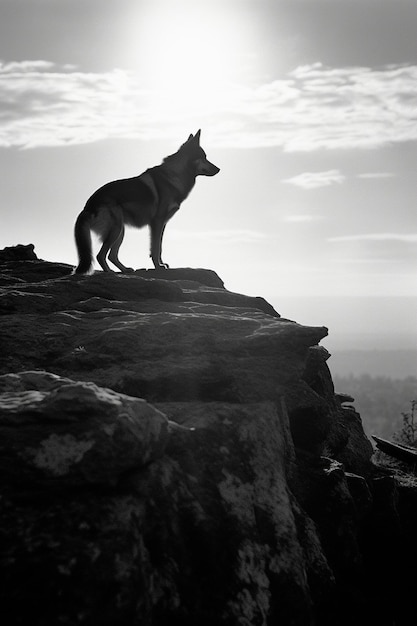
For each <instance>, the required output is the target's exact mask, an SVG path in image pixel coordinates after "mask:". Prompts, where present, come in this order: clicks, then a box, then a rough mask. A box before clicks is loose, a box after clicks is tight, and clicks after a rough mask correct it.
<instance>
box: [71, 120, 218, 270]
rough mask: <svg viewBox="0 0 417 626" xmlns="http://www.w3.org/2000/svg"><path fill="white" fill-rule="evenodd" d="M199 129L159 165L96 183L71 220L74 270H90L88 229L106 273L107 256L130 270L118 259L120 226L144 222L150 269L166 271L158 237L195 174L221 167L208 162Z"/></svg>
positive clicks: (137, 225) (210, 172)
mask: <svg viewBox="0 0 417 626" xmlns="http://www.w3.org/2000/svg"><path fill="white" fill-rule="evenodd" d="M200 134H201V130H199V131H198V132H197V133H196V134H195V135H192V134H191V135H190V136H189V137H188V139H187V141H186V142H185V143H184V144H182V146H180V148H179V149H178V150H177V152H175V153H174V154H171V155H170V156H168V157H166V158H165V159H164V160H163V162H162V163H161V165H157V166H156V167H151V168H150V169H148V170H146V171H145V172H143V174H140V175H139V176H134V177H133V178H124V179H121V180H114V181H112V182H110V183H107V184H106V185H104V186H103V187H100V188H99V189H97V191H95V192H94V193H93V195H92V196H91V197H90V198H89V199H88V200H87V203H86V205H85V207H84V209H83V210H82V211H81V213H80V214H79V216H78V217H77V220H76V222H75V229H74V235H75V243H76V246H77V251H78V266H77V267H76V268H75V270H74V273H75V274H90V273H91V272H92V268H93V256H92V244H91V231H93V232H95V233H96V234H97V235H98V236H99V238H100V239H101V241H102V246H101V249H100V251H99V253H98V255H97V257H96V258H97V261H98V263H99V264H100V266H101V267H102V269H103V270H104V271H105V272H112V271H113V270H112V269H111V268H110V267H109V265H108V263H107V260H106V259H107V258H108V260H109V261H111V263H113V265H115V266H116V267H117V268H118V269H119V270H120V271H121V272H123V273H127V272H133V271H134V270H133V269H132V268H130V267H125V266H124V265H123V263H121V262H120V261H119V257H118V253H119V248H120V246H121V244H122V241H123V237H124V233H125V226H134V227H135V228H142V227H143V226H147V225H148V226H149V228H150V235H151V246H150V248H151V250H150V257H151V259H152V262H153V264H154V266H155V269H160V268H161V269H168V268H169V266H168V265H167V264H166V263H163V262H162V259H161V248H162V237H163V234H164V230H165V226H166V225H167V222H168V221H169V220H170V219H171V218H172V217H173V216H174V215H175V213H176V212H177V211H178V209H179V208H180V206H181V203H182V202H183V201H184V200H185V199H186V198H187V196H188V194H189V193H190V191H191V189H192V188H193V187H194V185H195V181H196V177H197V176H215V174H218V172H219V171H220V169H219V168H218V167H217V166H216V165H213V163H210V161H208V160H207V157H206V153H205V152H204V150H203V148H202V147H201V146H200Z"/></svg>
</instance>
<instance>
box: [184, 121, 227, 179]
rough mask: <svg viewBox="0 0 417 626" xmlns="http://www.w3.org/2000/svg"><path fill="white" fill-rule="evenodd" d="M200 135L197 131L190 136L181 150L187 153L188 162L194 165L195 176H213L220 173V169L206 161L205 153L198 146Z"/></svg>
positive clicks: (199, 131)
mask: <svg viewBox="0 0 417 626" xmlns="http://www.w3.org/2000/svg"><path fill="white" fill-rule="evenodd" d="M200 135H201V130H198V131H197V132H196V134H195V135H192V134H191V135H190V136H189V137H188V139H187V141H186V142H185V143H184V144H183V145H182V146H181V148H182V149H184V150H186V151H187V154H188V155H189V158H190V160H191V161H192V162H193V164H194V165H195V172H196V176H214V175H215V174H218V173H219V172H220V168H219V167H217V166H216V165H214V164H213V163H210V161H209V160H208V159H207V156H206V153H205V152H204V150H203V148H202V147H201V146H200Z"/></svg>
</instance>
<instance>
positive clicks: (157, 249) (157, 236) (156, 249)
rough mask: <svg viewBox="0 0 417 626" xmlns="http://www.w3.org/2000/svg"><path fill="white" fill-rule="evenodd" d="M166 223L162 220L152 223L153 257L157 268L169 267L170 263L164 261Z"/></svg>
mask: <svg viewBox="0 0 417 626" xmlns="http://www.w3.org/2000/svg"><path fill="white" fill-rule="evenodd" d="M165 226H166V224H165V223H164V222H162V221H161V220H155V221H154V222H153V223H152V224H151V259H152V262H153V264H154V266H155V269H168V268H169V265H167V264H166V263H163V262H162V259H161V253H162V237H163V234H164V230H165Z"/></svg>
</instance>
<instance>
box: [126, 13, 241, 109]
mask: <svg viewBox="0 0 417 626" xmlns="http://www.w3.org/2000/svg"><path fill="white" fill-rule="evenodd" d="M222 6H223V7H224V6H225V3H223V5H218V4H217V3H216V4H215V5H213V6H212V8H211V9H210V6H209V5H206V4H205V3H204V4H200V3H198V2H194V3H188V2H175V3H171V4H164V5H163V7H161V4H160V3H158V2H155V3H154V4H152V5H150V6H149V11H148V13H147V15H146V17H145V19H144V20H143V21H142V26H141V36H140V41H138V42H137V48H136V50H132V54H133V55H135V56H136V58H137V59H138V71H140V73H141V76H142V77H143V86H144V88H149V89H150V91H151V92H152V93H154V94H155V96H156V98H157V100H156V103H155V104H156V106H158V107H160V106H162V101H164V103H165V106H167V105H169V107H170V108H172V109H174V110H176V111H179V110H181V111H182V112H183V113H184V114H187V113H189V114H191V115H192V114H193V112H197V111H199V112H200V114H201V113H202V112H204V111H205V110H210V108H211V107H212V105H213V104H214V103H216V102H217V101H218V99H219V98H220V97H222V93H223V92H224V90H225V89H226V87H227V86H229V85H230V84H231V83H233V82H237V81H238V80H239V75H240V74H241V72H242V71H244V70H245V64H247V62H248V55H246V54H245V48H244V31H245V29H242V24H241V23H240V22H239V23H236V15H234V17H233V19H232V15H231V14H229V13H228V11H227V9H226V8H222ZM139 66H140V67H139Z"/></svg>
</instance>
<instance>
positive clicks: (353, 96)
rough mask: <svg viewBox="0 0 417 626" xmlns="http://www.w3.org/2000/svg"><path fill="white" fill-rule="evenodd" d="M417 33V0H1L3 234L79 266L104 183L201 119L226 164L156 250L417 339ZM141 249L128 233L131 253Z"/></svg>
mask: <svg viewBox="0 0 417 626" xmlns="http://www.w3.org/2000/svg"><path fill="white" fill-rule="evenodd" d="M416 28H417V2H415V0H412V1H408V0H289V1H287V0H227V2H226V1H225V0H198V1H197V0H193V1H191V0H0V166H1V171H2V173H3V176H2V182H1V205H0V211H1V212H0V215H1V229H0V248H3V247H5V246H10V245H15V244H17V243H23V244H26V243H33V244H34V245H35V251H36V253H37V254H38V256H39V257H40V258H44V259H46V260H50V261H62V262H66V263H70V264H74V265H75V264H76V260H77V258H76V251H75V246H74V242H73V225H74V222H75V219H76V217H77V215H78V213H79V212H80V211H81V210H82V208H83V206H84V204H85V202H86V200H87V199H88V197H89V196H90V195H91V194H92V193H93V192H94V190H95V189H97V188H98V187H100V186H101V185H102V184H104V183H106V182H108V181H110V180H114V179H117V178H126V177H130V176H136V175H138V174H140V173H141V172H142V171H144V170H145V169H147V168H148V167H151V166H153V165H158V164H159V163H160V162H161V161H162V159H163V158H164V157H165V156H167V155H168V154H172V153H173V152H175V151H176V150H177V148H178V147H179V146H180V145H181V144H182V143H183V142H184V141H185V139H186V138H187V137H188V135H189V134H190V133H191V132H192V133H194V132H196V131H197V130H198V129H199V128H201V129H202V132H201V143H202V146H203V147H204V149H205V150H206V152H207V155H208V158H209V159H210V160H211V161H212V162H214V163H215V164H216V165H217V166H218V167H220V168H221V171H220V173H219V174H218V175H217V176H216V177H214V178H203V177H201V178H199V179H198V180H197V183H196V186H195V188H194V190H193V191H192V193H191V194H190V196H189V198H188V199H187V200H186V201H185V202H184V204H183V206H182V208H181V210H180V211H179V213H177V214H176V216H175V217H174V219H173V220H172V221H171V222H170V223H169V225H168V227H167V229H166V231H165V239H164V253H163V259H164V261H165V262H167V263H168V264H169V265H170V266H171V267H206V268H211V269H214V270H215V271H216V272H217V273H218V274H219V275H220V276H221V278H222V279H223V280H224V282H225V285H226V287H227V288H228V289H230V290H232V291H238V292H241V293H247V294H249V295H261V296H263V297H265V298H266V299H267V300H268V301H269V302H271V304H273V306H274V307H275V308H276V309H277V310H278V311H279V312H280V313H281V315H283V316H284V317H290V318H291V319H297V321H300V322H302V323H306V324H313V325H316V324H319V325H326V326H329V327H330V332H331V335H332V336H333V337H334V338H336V339H337V338H342V337H346V336H348V335H349V336H352V335H355V336H363V337H365V336H367V337H368V338H369V337H370V336H371V335H373V336H374V338H375V342H376V343H374V344H372V341H370V343H369V342H368V343H367V346H368V347H376V346H377V345H378V346H379V347H380V342H381V337H386V338H387V341H388V339H389V340H390V341H393V337H394V336H395V337H397V336H398V337H400V335H401V342H402V344H401V345H404V347H407V346H410V344H411V343H412V342H414V344H415V340H416V338H417V322H416V320H417V305H416V303H417V281H416V269H417V211H416V208H415V205H416V199H417V176H416V172H415V171H416V164H417V159H416V157H417V38H416V36H415V32H416ZM148 254H149V252H148V233H147V232H146V231H137V230H130V231H128V233H127V235H126V238H125V242H124V244H123V246H122V248H121V250H120V258H121V260H122V262H123V263H124V264H125V265H128V266H133V267H135V268H143V267H152V265H151V261H150V259H149V256H148ZM401 342H400V343H401ZM342 343H343V342H342ZM394 343H395V340H394ZM397 345H398V344H397ZM412 347H414V346H412Z"/></svg>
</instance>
